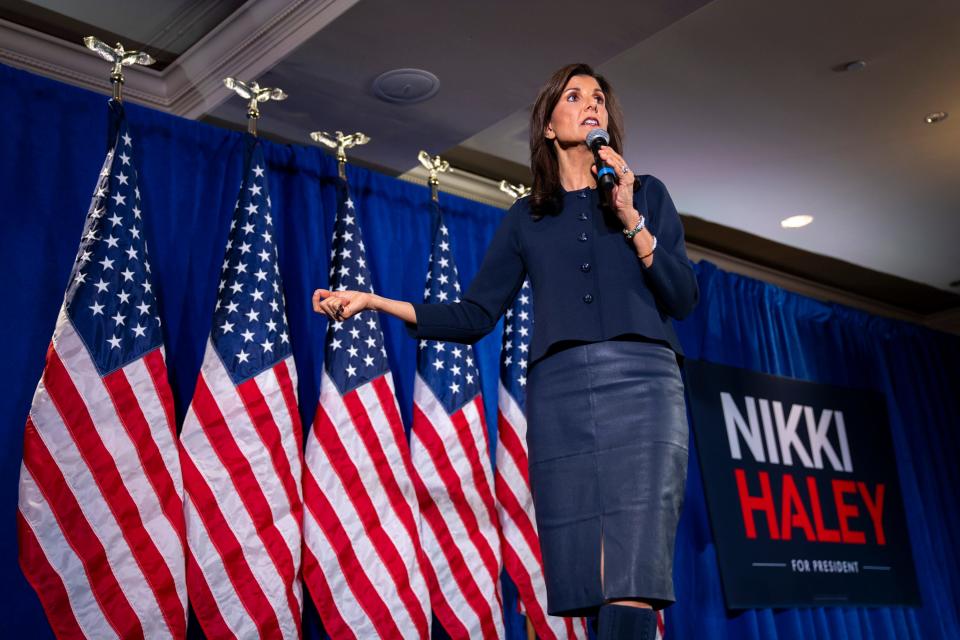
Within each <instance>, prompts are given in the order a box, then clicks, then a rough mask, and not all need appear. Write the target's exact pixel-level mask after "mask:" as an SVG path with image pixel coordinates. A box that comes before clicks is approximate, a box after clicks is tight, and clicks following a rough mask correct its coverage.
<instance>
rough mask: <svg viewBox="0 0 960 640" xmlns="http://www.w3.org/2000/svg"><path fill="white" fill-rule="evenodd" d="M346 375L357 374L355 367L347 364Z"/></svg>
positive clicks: (352, 375)
mask: <svg viewBox="0 0 960 640" xmlns="http://www.w3.org/2000/svg"><path fill="white" fill-rule="evenodd" d="M347 375H348V376H350V377H351V378H352V377H354V376H355V375H357V368H356V367H354V366H347Z"/></svg>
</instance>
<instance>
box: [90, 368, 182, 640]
mask: <svg viewBox="0 0 960 640" xmlns="http://www.w3.org/2000/svg"><path fill="white" fill-rule="evenodd" d="M103 384H104V386H105V387H106V388H107V392H108V393H109V394H110V399H111V400H112V401H113V406H114V408H115V409H116V411H117V415H118V416H119V418H120V421H121V422H122V423H123V426H124V428H125V429H126V432H127V436H128V437H129V438H130V442H132V443H134V446H135V451H136V453H137V457H138V458H139V460H140V465H141V466H142V467H143V471H144V475H145V476H146V478H147V480H148V481H149V482H150V486H151V487H153V491H154V494H156V497H157V501H158V502H159V503H160V506H161V509H162V510H163V513H164V515H165V516H166V517H167V520H168V521H169V522H170V525H171V526H172V527H173V530H174V532H175V533H176V536H177V541H178V542H179V543H180V551H181V553H183V548H184V538H183V535H184V524H183V502H182V501H181V500H180V496H179V495H178V493H177V489H176V487H175V486H174V484H173V478H171V477H170V471H169V469H167V465H166V463H165V462H164V460H163V456H162V455H161V454H160V449H159V447H157V443H156V442H155V441H154V440H153V433H152V432H151V431H150V425H149V424H148V423H147V418H146V417H145V416H144V415H143V409H142V407H141V406H140V403H139V402H138V401H137V398H136V396H135V395H134V394H133V389H132V388H131V387H130V381H129V380H128V379H127V377H126V374H125V373H124V371H123V369H118V370H117V371H114V372H113V373H111V374H108V375H106V376H104V377H103ZM131 506H132V505H131ZM140 533H143V534H145V533H146V532H145V531H143V532H140ZM151 542H152V540H151ZM131 548H132V547H131ZM157 553H158V554H159V550H158V551H157ZM173 560H174V561H176V560H180V561H182V560H183V558H182V556H181V557H180V558H174V559H173ZM163 569H164V571H163V572H160V573H159V574H158V575H154V576H148V577H147V580H148V582H149V583H150V585H151V587H152V588H153V591H154V595H156V597H157V601H158V602H159V603H160V610H161V612H162V614H163V617H164V619H165V620H166V621H167V626H168V627H169V628H170V631H171V633H173V636H174V637H175V638H182V637H184V636H185V635H186V634H187V621H186V612H185V611H184V607H183V603H182V602H181V601H180V596H179V594H178V593H177V585H176V582H175V581H174V578H173V574H172V573H171V572H170V570H169V567H168V566H167V564H166V563H163Z"/></svg>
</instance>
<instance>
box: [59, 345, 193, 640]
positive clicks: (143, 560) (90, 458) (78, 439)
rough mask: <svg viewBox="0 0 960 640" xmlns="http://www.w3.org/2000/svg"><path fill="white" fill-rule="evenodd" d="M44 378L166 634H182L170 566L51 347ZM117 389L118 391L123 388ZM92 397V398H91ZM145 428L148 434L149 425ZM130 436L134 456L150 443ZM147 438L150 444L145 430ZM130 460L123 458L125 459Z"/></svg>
mask: <svg viewBox="0 0 960 640" xmlns="http://www.w3.org/2000/svg"><path fill="white" fill-rule="evenodd" d="M84 356H85V354H84ZM84 356H81V357H84ZM121 375H122V374H121ZM43 381H44V384H45V385H46V388H47V392H48V393H49V394H50V399H51V400H52V401H53V403H54V405H56V407H57V411H58V412H59V413H60V417H61V419H62V420H63V423H64V425H65V426H66V427H67V430H68V431H69V432H70V436H71V437H72V439H73V441H74V443H75V444H76V446H77V449H78V450H79V452H80V455H81V456H82V457H83V461H84V462H85V463H86V465H87V468H88V469H89V470H90V474H91V475H92V476H93V480H94V482H95V483H96V485H97V488H98V489H99V490H100V493H101V495H102V496H103V499H104V502H106V504H107V506H108V507H109V508H110V512H111V513H112V514H113V517H114V519H115V520H116V523H117V526H119V528H120V531H121V533H122V534H123V539H124V540H125V541H126V542H127V546H128V547H129V549H130V553H131V556H132V557H133V559H134V560H135V561H136V563H137V566H138V567H139V568H140V571H141V572H142V574H143V577H144V579H145V580H146V581H147V584H149V585H150V589H151V591H152V592H153V594H154V596H155V598H156V600H157V604H158V605H159V606H160V612H161V614H162V615H163V618H164V620H165V621H166V624H167V627H168V628H169V629H170V633H172V634H173V636H174V637H183V636H184V635H186V613H185V611H184V608H183V604H182V603H181V602H180V598H179V596H178V595H177V585H176V581H175V580H174V579H173V574H172V573H171V572H170V567H169V566H168V565H167V563H166V560H165V559H164V557H163V554H161V553H160V550H159V549H158V548H157V546H156V544H155V543H154V541H153V539H152V538H151V537H150V535H149V534H148V533H147V530H146V527H145V526H144V524H143V519H142V518H141V517H140V510H139V509H138V507H137V503H136V501H135V500H134V499H133V496H131V495H130V492H129V491H128V490H127V486H126V485H125V484H124V482H123V477H122V476H121V475H120V471H119V469H118V468H117V464H116V461H115V460H114V458H113V456H112V455H111V454H110V452H109V451H108V450H107V447H106V445H104V443H103V440H102V439H101V438H100V434H99V433H98V432H97V428H96V426H95V425H94V423H93V419H92V418H91V417H90V414H89V413H88V412H87V407H86V404H85V403H84V398H83V396H81V395H80V393H79V391H77V388H76V387H75V386H74V385H73V380H71V379H70V375H69V374H68V373H67V370H66V368H65V366H64V364H63V361H62V360H61V359H60V354H58V353H57V352H56V350H54V349H51V350H50V353H49V355H48V357H47V368H46V370H45V371H44V373H43ZM104 384H105V385H106V388H107V392H108V393H109V392H111V391H112V390H111V387H110V384H111V382H108V381H107V380H104ZM112 384H117V385H118V386H122V385H123V384H126V385H127V389H128V390H129V383H127V381H126V379H125V378H124V379H123V380H122V381H121V382H119V383H118V382H117V380H114V381H113V382H112ZM121 393H123V392H122V390H121ZM131 393H132V392H131ZM111 399H112V400H113V402H114V405H115V406H117V407H118V410H119V407H120V405H121V404H125V403H123V402H118V401H117V399H114V398H111ZM93 401H95V399H94V400H93ZM133 404H134V405H135V406H136V407H137V410H138V411H139V405H137V403H136V400H134V401H133ZM123 408H124V409H125V410H129V409H130V407H123ZM118 418H119V419H120V420H121V422H122V423H123V424H124V426H125V427H126V426H127V421H128V420H129V424H130V425H132V426H134V428H137V422H138V421H139V420H142V421H144V422H145V419H144V418H143V414H142V413H140V415H139V418H138V417H137V416H133V415H129V416H125V415H123V414H118ZM110 422H112V421H110ZM101 426H102V427H103V428H105V429H110V428H113V425H112V424H109V423H108V424H105V425H101ZM147 432H148V433H149V428H148V429H147ZM128 433H129V430H128ZM133 435H134V434H130V436H131V440H130V444H131V445H132V450H131V451H130V453H135V454H137V455H138V457H139V456H140V454H141V452H140V447H141V446H147V447H149V444H146V443H143V442H141V441H139V440H136V439H133V437H132V436H133ZM147 440H148V441H149V442H150V443H152V439H151V438H150V437H149V435H148V437H147ZM125 453H126V452H120V455H125ZM158 455H159V454H158ZM129 462H130V461H129V460H128V464H129ZM133 472H134V473H139V470H138V469H133Z"/></svg>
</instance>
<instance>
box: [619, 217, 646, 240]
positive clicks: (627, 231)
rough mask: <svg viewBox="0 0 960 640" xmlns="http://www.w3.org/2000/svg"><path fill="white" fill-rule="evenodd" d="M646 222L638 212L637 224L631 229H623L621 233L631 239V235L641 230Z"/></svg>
mask: <svg viewBox="0 0 960 640" xmlns="http://www.w3.org/2000/svg"><path fill="white" fill-rule="evenodd" d="M646 224H647V221H646V220H645V219H644V217H643V214H642V213H641V214H640V219H639V220H638V221H637V226H635V227H634V228H633V229H624V230H623V235H625V236H626V237H627V240H633V236H635V235H637V234H638V233H640V232H641V231H643V227H644V226H645V225H646Z"/></svg>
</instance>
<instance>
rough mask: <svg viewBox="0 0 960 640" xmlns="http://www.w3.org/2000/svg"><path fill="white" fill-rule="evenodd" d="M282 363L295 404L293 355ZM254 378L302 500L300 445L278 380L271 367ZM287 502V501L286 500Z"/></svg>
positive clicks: (295, 373)
mask: <svg viewBox="0 0 960 640" xmlns="http://www.w3.org/2000/svg"><path fill="white" fill-rule="evenodd" d="M284 363H285V364H286V366H287V371H288V372H289V373H290V383H291V385H292V388H293V400H294V403H295V404H296V402H297V368H296V366H295V365H294V362H293V356H288V357H287V358H286V359H285V360H284ZM254 380H256V381H257V387H259V388H260V393H262V394H263V399H264V401H265V402H266V403H267V407H268V408H269V409H270V415H272V416H273V420H274V422H276V423H277V427H278V428H279V430H280V433H281V434H282V436H283V437H282V438H281V440H280V444H281V445H282V446H283V452H284V455H285V457H286V458H287V463H288V464H289V465H290V474H291V475H292V476H293V477H294V478H296V480H297V481H296V483H295V484H296V485H297V496H298V497H299V498H300V502H301V503H302V502H303V488H302V486H301V485H300V474H301V469H300V445H299V444H298V443H297V438H296V434H294V432H293V418H292V417H291V415H290V411H289V410H288V409H287V403H286V400H284V396H283V390H282V389H281V388H280V380H279V379H278V378H277V375H276V374H275V373H274V372H273V369H272V368H271V369H267V370H266V371H264V372H262V373H260V374H258V375H257V376H256V377H255V378H254ZM299 419H300V416H299V415H298V416H297V420H299ZM288 503H289V501H288Z"/></svg>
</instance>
